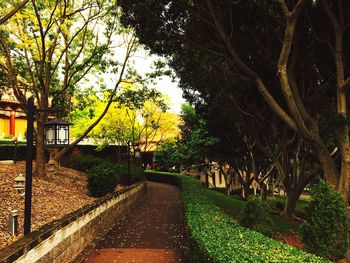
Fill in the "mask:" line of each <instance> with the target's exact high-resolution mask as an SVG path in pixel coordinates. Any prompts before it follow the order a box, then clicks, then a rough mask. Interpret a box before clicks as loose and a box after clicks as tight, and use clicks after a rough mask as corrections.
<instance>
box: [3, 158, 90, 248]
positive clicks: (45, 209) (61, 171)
mask: <svg viewBox="0 0 350 263" xmlns="http://www.w3.org/2000/svg"><path fill="white" fill-rule="evenodd" d="M20 173H22V174H23V176H25V162H17V163H16V164H0V249H1V248H3V247H5V246H7V245H9V244H10V243H12V242H14V241H15V240H17V239H19V238H20V237H22V234H23V216H24V197H22V196H19V195H18V193H17V191H16V189H15V188H14V178H15V177H17V176H18V175H19V174H20ZM32 191H33V193H32V219H31V220H32V226H31V229H32V231H33V230H35V229H38V228H39V227H40V226H42V225H44V224H46V223H49V222H51V221H53V220H55V219H58V218H61V217H62V216H64V215H66V214H68V213H70V212H73V211H75V210H77V209H79V208H81V207H83V206H84V205H87V204H89V203H91V202H92V201H93V200H94V198H92V197H89V196H87V194H86V177H85V176H84V174H83V173H81V172H78V171H75V170H72V169H68V168H64V167H59V168H58V173H57V174H56V175H55V176H52V177H49V178H46V179H45V180H44V179H39V178H35V177H33V190H32ZM14 209H15V210H18V218H19V224H18V225H19V235H18V236H11V235H10V233H9V232H8V217H9V213H10V211H11V210H14Z"/></svg>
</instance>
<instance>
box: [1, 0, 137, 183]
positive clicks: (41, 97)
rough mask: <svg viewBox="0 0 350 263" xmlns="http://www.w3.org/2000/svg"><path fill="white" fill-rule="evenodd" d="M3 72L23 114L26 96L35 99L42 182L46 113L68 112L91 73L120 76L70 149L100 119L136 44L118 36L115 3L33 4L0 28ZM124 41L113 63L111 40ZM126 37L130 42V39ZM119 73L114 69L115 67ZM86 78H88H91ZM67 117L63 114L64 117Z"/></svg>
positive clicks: (38, 168)
mask: <svg viewBox="0 0 350 263" xmlns="http://www.w3.org/2000/svg"><path fill="white" fill-rule="evenodd" d="M0 31H1V35H0V44H1V46H0V47H1V49H0V54H1V67H2V69H3V70H4V71H5V72H6V74H7V82H8V86H9V87H10V88H11V89H12V90H13V93H14V94H15V96H16V98H17V100H18V101H19V102H20V104H21V107H22V108H23V109H24V110H25V111H26V105H27V97H28V94H29V95H31V96H34V98H35V99H36V104H37V106H38V108H39V109H41V111H37V113H36V121H37V139H36V172H35V174H37V175H38V176H45V174H46V172H45V150H44V141H43V132H44V130H43V123H45V122H46V120H47V117H48V113H47V109H48V108H49V106H50V105H49V104H50V103H49V101H50V102H51V107H52V108H54V109H69V108H70V104H71V101H72V97H73V95H74V93H75V91H76V90H77V88H78V86H79V83H82V82H83V80H86V79H87V78H88V77H91V74H90V73H93V71H95V72H104V73H105V72H107V71H108V70H112V71H114V72H118V73H119V79H118V80H117V81H116V84H115V86H114V88H111V89H110V96H109V98H108V99H109V102H108V103H107V105H106V109H105V111H103V112H102V113H101V116H100V118H99V119H97V120H96V122H95V123H92V124H91V126H90V127H88V129H87V130H86V131H85V133H84V134H82V136H81V137H79V138H78V139H77V140H76V141H75V142H73V143H72V144H71V146H70V148H71V147H73V146H74V145H76V144H77V143H78V142H79V141H80V140H82V139H83V138H84V136H85V135H86V134H88V133H89V132H90V130H92V129H93V127H94V126H96V125H97V123H98V122H99V121H100V120H101V119H102V118H103V116H104V114H105V113H106V112H107V110H108V107H109V106H110V104H111V103H112V101H113V98H114V95H115V92H116V90H117V88H118V87H119V84H120V83H121V82H122V80H123V75H124V72H125V69H126V67H127V61H128V59H129V57H130V56H131V55H132V53H133V51H134V50H135V44H136V42H135V38H134V37H133V36H132V35H131V37H130V34H129V32H124V33H123V32H122V29H121V28H120V26H119V24H118V9H117V8H116V6H115V3H114V2H104V3H101V2H99V1H95V0H89V1H85V2H79V3H78V2H69V3H68V2H66V1H47V2H39V1H31V4H30V5H26V6H25V7H23V8H21V9H20V10H19V11H17V12H16V13H15V14H13V16H12V18H11V19H9V20H7V21H6V22H4V23H3V24H2V25H1V28H0ZM116 33H118V34H119V35H120V36H123V41H124V42H123V43H122V44H124V45H125V48H126V55H125V58H124V60H123V61H122V62H121V63H119V62H115V61H114V58H113V57H112V56H113V54H112V53H111V50H110V47H111V46H112V45H114V44H116V43H115V34H116ZM128 35H129V36H128ZM118 64H120V67H119V71H117V69H116V68H115V66H119V65H118ZM89 74H90V75H89ZM62 114H63V115H66V114H67V112H64V113H62ZM67 150H68V148H65V149H63V150H61V151H59V152H57V151H53V152H52V153H51V156H50V158H51V159H53V160H55V161H59V159H60V158H61V157H62V156H63V154H64V153H65V152H67Z"/></svg>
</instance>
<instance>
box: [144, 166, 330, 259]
mask: <svg viewBox="0 0 350 263" xmlns="http://www.w3.org/2000/svg"><path fill="white" fill-rule="evenodd" d="M145 175H146V178H147V179H149V180H154V181H158V182H166V183H171V184H175V185H178V186H179V187H180V188H181V192H182V200H183V204H184V213H185V218H186V223H187V227H188V233H189V240H190V245H191V249H190V251H191V255H190V256H191V259H190V262H224V263H227V262H315V263H316V262H317V263H321V262H327V261H326V260H325V259H323V258H320V257H317V256H315V255H312V254H308V253H306V252H304V251H301V250H298V249H297V248H294V247H292V246H289V245H287V244H283V243H281V242H278V241H276V240H273V239H271V238H268V237H266V236H264V235H263V234H261V233H258V232H255V231H252V230H249V229H247V228H244V227H241V226H239V225H238V224H237V223H236V222H235V221H234V220H233V219H231V218H230V217H229V216H228V215H227V214H225V213H224V212H223V211H221V210H220V209H219V208H218V207H217V206H216V205H215V204H214V202H213V201H212V200H211V199H210V198H209V196H208V195H207V193H206V190H205V189H204V188H202V187H201V185H200V183H199V181H198V180H196V179H194V178H191V177H188V176H184V175H179V174H171V173H159V172H155V171H146V173H145Z"/></svg>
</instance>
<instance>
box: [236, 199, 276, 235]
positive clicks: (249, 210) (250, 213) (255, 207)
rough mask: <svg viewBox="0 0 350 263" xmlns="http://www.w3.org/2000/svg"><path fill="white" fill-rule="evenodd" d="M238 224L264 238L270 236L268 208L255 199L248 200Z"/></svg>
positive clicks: (271, 225)
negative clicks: (262, 235)
mask: <svg viewBox="0 0 350 263" xmlns="http://www.w3.org/2000/svg"><path fill="white" fill-rule="evenodd" d="M240 224H241V225H242V226H244V227H248V228H250V229H252V230H255V231H257V232H260V233H262V234H264V235H265V236H269V237H271V236H272V229H273V222H272V219H271V216H270V213H269V207H268V205H267V204H266V203H265V202H262V201H261V200H260V199H258V198H256V197H252V198H249V200H248V202H247V204H246V206H245V207H244V210H243V213H242V215H241V218H240Z"/></svg>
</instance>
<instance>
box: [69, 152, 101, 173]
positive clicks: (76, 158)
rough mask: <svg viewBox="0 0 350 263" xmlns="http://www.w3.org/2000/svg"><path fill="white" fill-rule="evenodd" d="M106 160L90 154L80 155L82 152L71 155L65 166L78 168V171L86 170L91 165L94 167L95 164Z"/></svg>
mask: <svg viewBox="0 0 350 263" xmlns="http://www.w3.org/2000/svg"><path fill="white" fill-rule="evenodd" d="M104 162H107V161H106V160H104V159H101V158H98V157H94V156H92V155H82V154H78V155H73V156H71V157H70V158H69V159H68V160H67V162H66V164H65V166H67V167H69V168H73V169H75V170H79V171H83V172H85V171H87V170H89V169H91V168H93V167H96V166H97V165H99V164H101V163H104Z"/></svg>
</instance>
